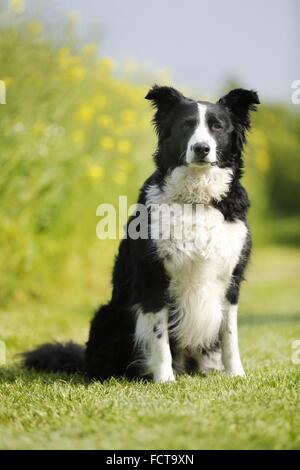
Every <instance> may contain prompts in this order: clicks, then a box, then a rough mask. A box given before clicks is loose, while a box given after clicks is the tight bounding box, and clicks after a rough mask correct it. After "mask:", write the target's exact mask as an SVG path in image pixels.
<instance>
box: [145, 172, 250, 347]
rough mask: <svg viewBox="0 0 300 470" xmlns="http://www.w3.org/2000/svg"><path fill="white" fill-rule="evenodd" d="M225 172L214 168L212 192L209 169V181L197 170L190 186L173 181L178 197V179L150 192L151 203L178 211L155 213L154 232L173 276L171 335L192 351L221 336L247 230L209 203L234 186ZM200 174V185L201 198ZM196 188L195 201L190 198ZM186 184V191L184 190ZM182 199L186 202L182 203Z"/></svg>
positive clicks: (149, 200)
mask: <svg viewBox="0 0 300 470" xmlns="http://www.w3.org/2000/svg"><path fill="white" fill-rule="evenodd" d="M221 171H223V172H224V170H221ZM219 173H220V174H221V176H220V178H219V179H218V177H217V176H216V175H218V172H214V178H213V179H212V181H213V184H212V188H211V189H212V191H211V192H210V188H209V184H208V185H207V181H208V180H207V179H209V175H207V174H205V175H204V176H205V178H206V180H205V181H203V180H201V175H197V176H195V178H194V181H190V183H191V184H190V185H188V186H186V179H184V184H183V185H182V186H181V187H180V181H178V179H177V182H176V183H177V184H176V185H174V186H173V187H174V191H176V198H175V199H173V195H174V192H172V189H173V188H172V184H173V183H174V180H171V181H172V184H171V185H170V184H169V185H168V183H167V187H165V188H164V191H161V190H160V189H159V188H157V187H154V186H153V187H151V188H150V189H149V192H148V204H149V203H152V204H153V203H154V204H158V205H159V204H167V205H168V207H169V208H170V209H171V212H172V216H171V218H170V217H169V215H168V213H169V211H166V212H159V211H156V212H154V214H153V216H152V218H151V231H152V234H153V235H154V236H153V238H155V239H156V240H155V243H156V246H157V250H158V253H159V255H160V257H161V258H162V259H163V261H164V265H165V268H166V271H167V273H168V274H169V276H170V287H169V293H170V298H171V301H172V307H173V309H174V310H175V315H174V319H175V323H174V324H173V326H172V325H171V328H170V330H171V334H173V335H175V336H176V338H177V340H178V343H179V344H180V346H181V347H182V348H188V349H190V350H195V349H198V348H199V347H208V346H209V345H211V343H212V342H213V341H214V340H215V339H216V338H217V336H218V333H219V330H220V327H221V322H222V318H223V309H224V305H225V302H224V301H225V295H226V291H227V289H228V287H229V282H230V278H231V275H232V272H233V269H234V267H235V266H236V264H237V262H238V260H239V257H240V254H241V251H242V248H243V245H244V242H245V237H246V233H247V228H246V226H245V224H244V223H243V222H242V221H236V222H226V221H225V220H224V217H223V215H222V213H221V212H220V211H219V210H217V209H215V208H214V207H212V206H210V205H208V204H207V202H208V200H209V198H211V199H212V198H214V199H216V198H217V197H218V195H220V191H221V192H222V194H224V191H228V185H229V183H230V178H229V179H228V178H227V179H228V183H227V188H226V175H224V174H222V173H221V172H219ZM227 177H228V175H227ZM196 178H197V179H199V187H200V191H199V192H198V197H197V191H196V183H197V180H196ZM224 181H225V183H224ZM218 182H219V183H220V184H219V186H218ZM201 183H202V184H201ZM224 184H225V186H224ZM218 187H219V193H218ZM191 188H192V190H193V194H194V197H195V199H194V200H190V192H189V190H190V189H191ZM181 189H182V191H183V192H184V193H180V191H181ZM186 191H188V200H187V201H186V199H185V198H186ZM203 191H204V192H203ZM202 198H203V199H204V201H205V204H202V205H197V206H196V204H201V202H202V201H203V199H202ZM182 199H183V202H177V201H180V200H182ZM159 200H160V202H159ZM186 202H187V203H186ZM156 207H157V206H156ZM162 214H163V215H162ZM167 218H168V220H167ZM158 233H159V237H157V234H158Z"/></svg>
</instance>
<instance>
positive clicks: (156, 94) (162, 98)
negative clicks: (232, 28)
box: [145, 85, 184, 108]
mask: <svg viewBox="0 0 300 470" xmlns="http://www.w3.org/2000/svg"><path fill="white" fill-rule="evenodd" d="M183 98H184V96H183V95H182V94H181V93H180V92H179V91H177V90H175V88H172V87H170V86H158V85H154V86H153V87H152V88H151V90H149V92H148V94H147V95H146V96H145V99H146V100H150V101H152V102H153V105H154V106H155V107H156V108H159V107H161V106H170V105H173V104H176V103H179V102H180V101H181V100H182V99H183Z"/></svg>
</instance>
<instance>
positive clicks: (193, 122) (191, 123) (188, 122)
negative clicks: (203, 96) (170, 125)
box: [183, 119, 197, 129]
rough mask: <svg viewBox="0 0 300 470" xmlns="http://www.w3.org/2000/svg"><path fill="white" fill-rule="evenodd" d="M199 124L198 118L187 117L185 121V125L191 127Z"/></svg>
mask: <svg viewBox="0 0 300 470" xmlns="http://www.w3.org/2000/svg"><path fill="white" fill-rule="evenodd" d="M196 125H197V120H196V119H186V120H185V121H183V127H185V128H188V129H191V128H194V127H196Z"/></svg>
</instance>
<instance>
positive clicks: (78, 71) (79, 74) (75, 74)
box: [69, 65, 86, 81]
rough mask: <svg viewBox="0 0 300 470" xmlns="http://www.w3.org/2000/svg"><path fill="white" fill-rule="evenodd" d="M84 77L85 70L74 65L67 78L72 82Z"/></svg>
mask: <svg viewBox="0 0 300 470" xmlns="http://www.w3.org/2000/svg"><path fill="white" fill-rule="evenodd" d="M85 76H86V72H85V69H84V68H83V67H81V66H80V65H75V66H74V67H72V68H71V69H70V70H69V77H70V78H71V79H74V80H78V81H80V80H83V79H84V78H85Z"/></svg>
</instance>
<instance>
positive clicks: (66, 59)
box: [57, 47, 71, 67]
mask: <svg viewBox="0 0 300 470" xmlns="http://www.w3.org/2000/svg"><path fill="white" fill-rule="evenodd" d="M70 58H71V50H70V48H69V47H63V48H62V49H60V50H59V51H58V53H57V62H58V64H59V66H60V67H66V66H68V65H69V63H70Z"/></svg>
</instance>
